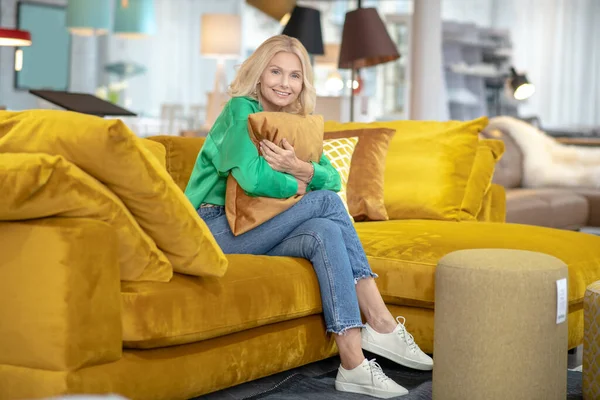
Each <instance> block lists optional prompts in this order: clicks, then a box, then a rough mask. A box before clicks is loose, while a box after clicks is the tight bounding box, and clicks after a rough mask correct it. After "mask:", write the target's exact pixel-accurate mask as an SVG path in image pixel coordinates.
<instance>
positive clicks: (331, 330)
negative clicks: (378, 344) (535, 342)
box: [327, 322, 365, 336]
mask: <svg viewBox="0 0 600 400" xmlns="http://www.w3.org/2000/svg"><path fill="white" fill-rule="evenodd" d="M364 327H365V324H363V323H362V322H360V323H354V324H353V323H351V324H348V325H347V326H344V327H343V328H338V329H334V328H327V333H334V334H336V335H340V336H343V335H345V334H346V332H347V331H348V330H349V329H354V328H360V329H362V328H364Z"/></svg>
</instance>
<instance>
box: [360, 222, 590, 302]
mask: <svg viewBox="0 0 600 400" xmlns="http://www.w3.org/2000/svg"><path fill="white" fill-rule="evenodd" d="M356 230H357V232H358V235H359V237H360V240H361V242H362V244H363V246H364V248H365V252H366V253H367V256H368V258H369V261H370V263H371V267H372V269H373V271H374V272H375V273H376V274H378V275H379V278H378V279H377V280H376V282H377V286H378V287H379V290H380V292H381V294H382V296H383V298H384V300H385V302H386V303H388V304H397V305H406V306H417V307H429V308H433V305H434V274H435V267H436V265H437V262H438V260H439V259H440V258H442V257H443V256H444V255H446V254H448V253H451V252H453V251H456V250H464V249H481V248H487V249H489V248H497V249H515V250H530V251H537V252H540V253H545V254H549V255H551V256H555V257H557V258H558V259H560V260H562V261H564V262H565V263H566V264H567V265H568V267H569V306H570V307H571V311H572V310H573V309H577V307H579V308H580V307H581V306H582V301H583V297H584V294H585V288H586V287H587V285H589V284H590V283H592V282H594V281H596V280H598V279H600V237H598V236H594V235H590V234H585V233H579V232H571V231H565V230H559V229H550V228H544V227H539V226H530V225H519V224H505V223H493V222H452V221H426V220H405V221H386V222H361V223H357V224H356ZM573 307H575V308H573Z"/></svg>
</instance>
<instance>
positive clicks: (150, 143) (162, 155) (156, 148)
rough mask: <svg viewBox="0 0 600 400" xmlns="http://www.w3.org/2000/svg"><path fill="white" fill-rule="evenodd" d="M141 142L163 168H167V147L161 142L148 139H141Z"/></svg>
mask: <svg viewBox="0 0 600 400" xmlns="http://www.w3.org/2000/svg"><path fill="white" fill-rule="evenodd" d="M142 144H143V145H144V147H145V148H146V149H148V151H149V152H150V153H152V155H153V156H154V158H156V159H157V160H158V162H159V164H160V165H161V166H162V167H163V168H165V169H166V168H167V149H165V146H163V145H162V144H160V143H158V142H156V141H154V140H149V139H142Z"/></svg>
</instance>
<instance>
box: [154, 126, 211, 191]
mask: <svg viewBox="0 0 600 400" xmlns="http://www.w3.org/2000/svg"><path fill="white" fill-rule="evenodd" d="M148 139H149V140H153V141H155V142H158V143H161V144H162V145H163V146H165V150H166V156H165V160H166V167H167V172H169V174H170V175H171V177H172V178H173V180H174V181H175V183H176V184H177V186H179V188H180V189H181V190H182V191H185V187H186V186H187V183H188V181H189V179H190V175H191V174H192V170H193V169H194V165H195V164H196V158H197V157H198V153H199V152H200V149H201V148H202V145H204V140H205V138H203V137H197V138H196V137H195V138H190V137H181V136H152V137H149V138H148Z"/></svg>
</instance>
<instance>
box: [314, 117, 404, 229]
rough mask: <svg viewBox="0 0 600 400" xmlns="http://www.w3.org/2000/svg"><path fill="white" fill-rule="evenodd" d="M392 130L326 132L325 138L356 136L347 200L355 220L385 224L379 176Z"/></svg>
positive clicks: (392, 133)
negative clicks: (356, 141) (382, 222)
mask: <svg viewBox="0 0 600 400" xmlns="http://www.w3.org/2000/svg"><path fill="white" fill-rule="evenodd" d="M395 132H396V131H395V130H394V129H387V128H372V129H352V130H343V131H333V132H326V133H325V136H324V137H325V139H339V138H350V137H358V144H357V145H356V149H355V150H354V155H353V156H352V165H351V166H350V177H349V178H348V188H347V198H348V209H349V210H350V215H352V217H353V218H354V220H355V221H387V220H388V219H389V218H388V214H387V211H386V209H385V202H384V200H383V177H384V175H385V160H386V157H387V152H388V146H389V144H390V141H391V140H392V137H394V133H395Z"/></svg>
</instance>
